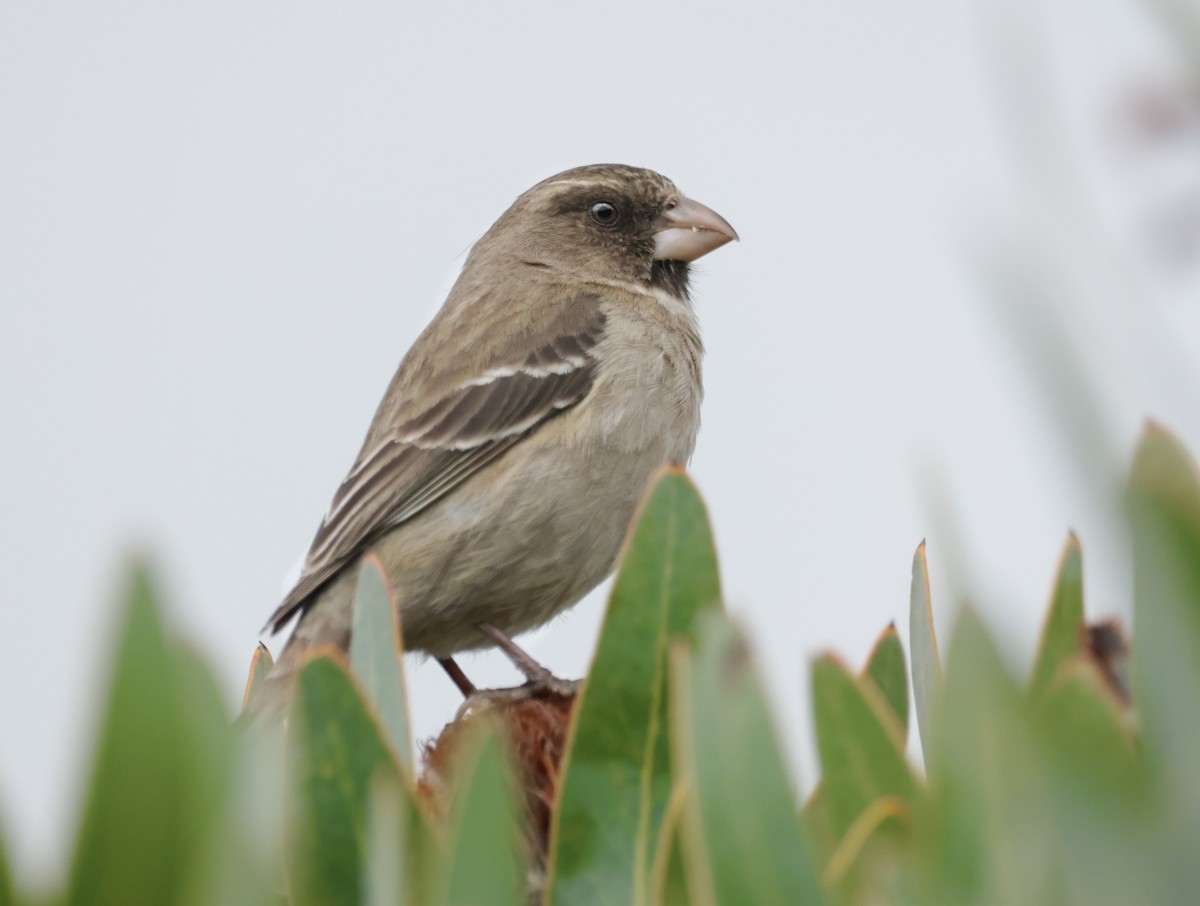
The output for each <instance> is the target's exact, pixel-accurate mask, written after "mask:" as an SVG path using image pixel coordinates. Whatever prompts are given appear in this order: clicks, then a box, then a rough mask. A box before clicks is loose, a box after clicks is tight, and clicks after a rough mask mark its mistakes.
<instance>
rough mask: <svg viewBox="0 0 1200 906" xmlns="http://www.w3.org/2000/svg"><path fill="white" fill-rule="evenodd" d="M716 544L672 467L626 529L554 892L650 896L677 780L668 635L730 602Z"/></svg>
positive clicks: (580, 733) (572, 757) (557, 844)
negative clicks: (671, 744) (670, 729)
mask: <svg viewBox="0 0 1200 906" xmlns="http://www.w3.org/2000/svg"><path fill="white" fill-rule="evenodd" d="M720 596H721V592H720V583H719V581H718V578H717V561H716V553H715V551H714V549H713V540H712V533H711V530H710V528H709V524H708V517H707V514H706V513H705V510H704V504H703V503H702V502H701V500H700V497H699V495H698V494H697V493H696V489H695V488H694V487H693V486H692V483H691V482H690V481H689V480H688V478H687V476H686V475H685V474H684V473H683V472H682V471H681V470H678V469H667V470H664V472H662V473H661V474H660V476H659V477H658V479H657V481H656V482H655V483H654V485H653V487H652V488H651V490H650V492H649V494H648V495H647V497H646V499H645V500H644V501H643V503H642V508H641V511H640V514H639V516H638V518H637V520H636V525H635V528H634V530H633V533H632V535H631V536H630V538H629V539H628V541H627V544H626V549H625V553H624V556H623V557H622V561H621V566H620V569H619V571H618V574H617V580H616V584H615V586H614V588H613V592H612V596H611V597H610V599H609V603H608V612H607V614H606V615H605V619H604V627H603V630H602V632H601V635H600V640H599V643H598V645H597V649H596V656H595V659H594V660H593V662H592V669H591V671H590V673H589V676H588V681H587V684H586V685H585V687H584V690H583V692H582V695H581V698H580V700H579V702H578V703H577V704H576V716H575V720H574V724H573V727H572V731H571V737H570V740H569V743H568V752H567V755H566V757H565V759H564V762H565V765H566V766H565V775H564V777H563V780H562V785H561V787H560V792H559V799H558V808H557V810H556V813H555V817H554V826H553V830H552V834H551V856H550V859H551V861H550V867H549V878H548V885H549V887H550V890H551V891H552V897H551V898H550V899H549V902H553V903H556V904H559V906H574V904H586V903H598V904H609V903H632V904H635V906H639V904H643V903H645V902H646V898H647V895H648V889H649V876H650V869H651V862H652V859H653V854H654V851H655V847H656V841H657V837H658V831H659V824H660V822H661V820H662V812H663V809H664V807H665V805H666V802H667V799H668V797H669V796H670V792H671V776H670V753H669V750H668V742H667V732H666V726H667V703H668V701H669V698H668V689H667V666H666V649H667V640H668V639H670V638H671V637H673V636H677V635H689V634H690V633H691V631H692V625H693V623H694V621H695V618H696V615H697V614H698V613H700V612H701V611H703V610H707V609H711V608H716V607H719V606H720Z"/></svg>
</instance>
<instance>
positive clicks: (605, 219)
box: [588, 201, 621, 227]
mask: <svg viewBox="0 0 1200 906" xmlns="http://www.w3.org/2000/svg"><path fill="white" fill-rule="evenodd" d="M588 213H589V214H591V215H592V220H594V221H596V223H598V224H600V226H606V227H609V226H612V225H613V224H615V223H616V222H617V221H618V220H620V219H621V212H620V211H618V210H617V208H616V206H615V205H613V204H610V203H609V202H607V201H598V202H596V203H595V204H594V205H592V207H591V209H590V210H589V211H588Z"/></svg>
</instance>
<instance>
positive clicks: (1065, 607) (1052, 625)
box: [1029, 532, 1083, 695]
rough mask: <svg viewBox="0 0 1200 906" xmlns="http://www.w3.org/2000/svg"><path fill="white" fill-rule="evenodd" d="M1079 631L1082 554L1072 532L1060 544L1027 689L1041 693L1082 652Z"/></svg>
mask: <svg viewBox="0 0 1200 906" xmlns="http://www.w3.org/2000/svg"><path fill="white" fill-rule="evenodd" d="M1082 630H1083V553H1082V551H1081V550H1080V547H1079V539H1078V538H1076V537H1075V533H1074V532H1072V533H1071V534H1070V535H1069V536H1068V537H1067V543H1066V545H1065V546H1064V547H1063V552H1062V559H1061V560H1060V561H1059V565H1058V579H1057V581H1056V582H1055V583H1054V597H1053V598H1052V599H1051V600H1050V609H1049V611H1048V612H1047V613H1046V622H1045V625H1044V626H1043V627H1042V641H1041V644H1040V645H1039V646H1038V654H1037V661H1036V663H1035V664H1034V668H1033V677H1032V679H1031V680H1030V684H1029V688H1030V691H1031V692H1032V693H1033V694H1034V695H1044V694H1045V692H1046V689H1047V688H1049V686H1050V682H1051V680H1052V679H1053V678H1054V674H1055V672H1056V671H1057V670H1058V669H1059V667H1061V666H1062V664H1063V663H1064V662H1065V661H1066V660H1067V659H1068V658H1070V657H1072V656H1073V655H1076V654H1078V653H1079V652H1080V651H1082V641H1081V638H1080V633H1081V631H1082Z"/></svg>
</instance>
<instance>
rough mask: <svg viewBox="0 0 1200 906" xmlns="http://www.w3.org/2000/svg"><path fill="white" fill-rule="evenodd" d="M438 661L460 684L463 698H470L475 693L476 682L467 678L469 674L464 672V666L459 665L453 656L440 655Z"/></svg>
mask: <svg viewBox="0 0 1200 906" xmlns="http://www.w3.org/2000/svg"><path fill="white" fill-rule="evenodd" d="M437 662H438V663H439V664H441V665H442V669H443V670H445V671H446V674H447V675H448V676H449V677H450V679H451V680H452V681H453V682H454V685H456V686H458V691H459V692H461V693H462V694H463V698H470V697H471V696H472V695H474V694H475V691H476V690H475V684H474V683H473V682H471V681H470V680H469V679H467V675H466V674H465V673H463V669H462V667H460V666H458V664H457V663H456V662H455V660H454V658H452V657H440V658H438V659H437Z"/></svg>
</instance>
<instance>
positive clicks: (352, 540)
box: [267, 295, 605, 632]
mask: <svg viewBox="0 0 1200 906" xmlns="http://www.w3.org/2000/svg"><path fill="white" fill-rule="evenodd" d="M564 311H565V312H566V313H567V314H568V316H567V317H565V318H564V317H556V318H554V319H553V322H552V323H551V324H550V328H551V329H550V330H549V331H547V332H546V333H544V334H541V335H540V336H534V337H530V338H529V339H528V341H527V342H525V343H524V344H523V345H522V346H521V348H518V349H513V348H511V346H510V348H509V349H508V350H506V351H505V353H504V354H503V355H501V356H498V357H497V358H495V359H494V360H493V361H492V362H490V363H488V364H487V365H485V366H484V367H482V368H481V369H480V370H479V371H478V373H477V374H476V375H475V376H474V377H472V378H468V379H464V380H459V381H457V382H456V383H454V384H453V385H452V386H450V387H448V388H447V389H446V390H445V392H444V393H440V394H437V395H436V397H435V399H434V400H433V401H432V404H431V405H426V406H424V407H423V408H419V409H418V408H417V407H416V406H413V405H403V404H402V406H401V408H400V413H399V414H400V418H397V419H396V420H395V422H394V423H395V427H394V428H390V429H389V430H387V431H386V432H376V431H375V430H374V429H373V430H372V435H369V439H368V444H369V447H365V448H364V449H363V451H362V453H360V454H359V458H358V461H357V462H356V463H355V465H354V468H352V469H351V470H350V474H349V475H348V476H346V479H345V481H343V482H342V484H341V487H339V488H338V491H337V494H336V495H335V496H334V498H333V503H332V504H331V505H330V508H329V512H328V513H327V514H326V516H325V518H324V520H323V521H322V522H321V527H320V528H319V529H318V530H317V534H316V537H315V538H314V539H313V543H312V546H311V548H310V549H309V552H308V556H307V557H306V559H305V564H304V569H303V571H302V572H301V575H300V579H299V580H298V581H297V583H296V585H295V586H294V587H293V588H292V590H291V591H290V592H289V593H288V595H287V597H286V598H285V600H284V601H283V603H282V604H281V605H280V606H279V607H278V608H277V609H276V610H275V613H273V614H272V615H271V619H270V620H269V621H268V622H267V626H269V627H270V628H271V629H272V631H276V632H277V631H278V630H279V629H281V628H282V627H283V625H284V624H285V623H286V622H287V621H288V620H289V619H290V618H291V616H292V615H293V614H294V613H295V612H296V611H297V610H298V609H299V608H301V607H302V606H303V605H304V603H305V601H306V600H307V599H308V597H309V596H310V595H312V594H313V592H315V591H317V589H319V588H320V587H321V586H322V585H323V584H324V583H325V582H327V581H328V580H329V579H331V578H332V577H333V575H334V574H335V573H336V572H337V571H338V570H339V569H341V568H342V567H343V566H344V565H346V564H347V563H348V562H350V561H351V560H352V559H354V558H355V557H357V556H358V555H359V554H360V553H361V552H362V551H363V549H364V548H365V547H366V546H367V545H369V544H370V543H371V541H373V540H374V539H375V538H377V537H378V536H379V535H380V534H382V533H384V532H386V531H387V530H389V529H392V528H395V527H396V526H398V525H400V524H401V523H403V522H406V521H408V520H409V519H411V518H413V517H414V516H416V515H417V514H418V513H420V512H421V511H422V510H424V509H425V508H426V507H428V506H430V505H431V504H433V503H434V502H435V501H437V500H440V499H441V498H442V497H444V496H445V495H446V494H448V493H450V492H451V491H452V490H453V489H454V488H455V487H457V486H458V485H459V484H461V483H462V482H464V481H466V480H467V479H468V478H470V477H471V476H472V475H474V474H475V473H477V472H479V471H480V470H482V469H483V468H484V467H486V466H487V465H488V463H490V462H492V461H493V460H495V459H496V458H497V457H499V456H501V455H503V454H504V453H505V451H507V450H508V449H509V448H511V447H513V446H514V445H516V444H518V443H520V442H521V441H522V440H523V439H524V438H526V437H528V436H529V435H530V434H532V433H533V432H534V431H536V430H537V429H538V428H539V427H540V426H541V425H543V424H544V423H545V422H547V421H548V420H550V419H552V418H554V417H555V416H556V415H559V414H560V413H562V412H564V411H566V410H567V409H570V408H571V407H572V406H574V405H575V404H577V403H578V402H579V401H580V400H582V399H583V398H584V397H585V396H586V395H587V393H588V391H589V390H591V388H592V383H593V380H594V376H595V366H596V361H595V358H594V356H593V351H594V349H595V346H596V344H597V343H599V342H600V339H601V337H602V336H603V334H604V321H605V318H604V313H603V311H602V310H601V309H600V305H599V300H598V299H597V298H596V297H595V296H591V295H588V296H581V297H577V298H575V299H572V300H570V302H569V304H568V306H567V307H566V308H565V309H564ZM407 365H408V362H407V360H406V362H405V363H404V364H402V365H401V372H402V374H401V375H399V376H398V377H400V378H403V377H404V375H403V371H404V369H405V367H406V366H407ZM413 367H414V368H418V367H420V365H419V364H417V365H414V366H413ZM376 434H378V436H377V437H376V439H375V443H373V444H371V443H370V437H371V436H373V435H376Z"/></svg>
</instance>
